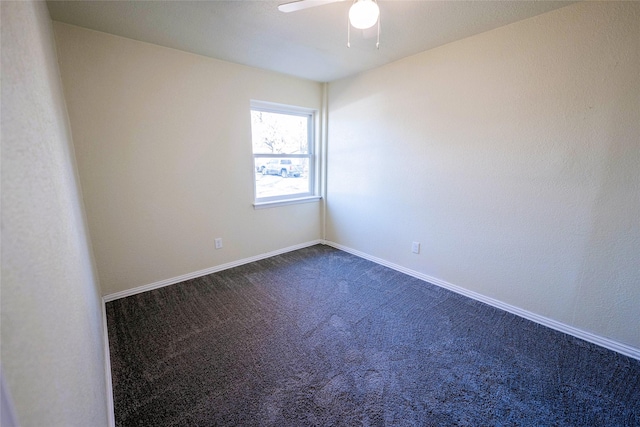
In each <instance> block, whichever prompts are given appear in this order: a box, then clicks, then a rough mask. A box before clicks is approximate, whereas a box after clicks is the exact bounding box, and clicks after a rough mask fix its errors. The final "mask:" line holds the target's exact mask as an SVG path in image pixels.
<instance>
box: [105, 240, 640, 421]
mask: <svg viewBox="0 0 640 427" xmlns="http://www.w3.org/2000/svg"><path fill="white" fill-rule="evenodd" d="M106 307H107V319H108V330H109V343H110V351H111V367H112V375H113V388H114V401H115V416H116V424H117V425H118V426H456V425H457V426H640V362H639V361H637V360H634V359H631V358H628V357H625V356H622V355H620V354H618V353H615V352H612V351H609V350H606V349H603V348H601V347H598V346H595V345H592V344H589V343H586V342H584V341H581V340H579V339H576V338H573V337H570V336H568V335H565V334H562V333H559V332H556V331H553V330H551V329H548V328H545V327H543V326H539V325H537V324H535V323H532V322H530V321H527V320H524V319H522V318H519V317H516V316H514V315H512V314H509V313H506V312H503V311H500V310H497V309H495V308H492V307H490V306H487V305H485V304H482V303H479V302H476V301H473V300H470V299H468V298H465V297H462V296H460V295H457V294H454V293H452V292H449V291H447V290H444V289H441V288H439V287H436V286H434V285H430V284H428V283H425V282H423V281H420V280H418V279H414V278H412V277H409V276H407V275H404V274H401V273H398V272H396V271H394V270H391V269H388V268H385V267H382V266H380V265H377V264H374V263H372V262H369V261H366V260H364V259H361V258H358V257H355V256H353V255H350V254H347V253H345V252H342V251H338V250H336V249H333V248H330V247H327V246H321V245H318V246H313V247H310V248H306V249H302V250H299V251H295V252H291V253H287V254H284V255H279V256H276V257H273V258H269V259H265V260H262V261H258V262H255V263H252V264H247V265H244V266H241V267H237V268H233V269H230V270H226V271H223V272H219V273H215V274H211V275H208V276H205V277H201V278H198V279H194V280H189V281H186V282H184V283H181V284H177V285H173V286H169V287H165V288H161V289H157V290H154V291H150V292H146V293H143V294H139V295H135V296H131V297H128V298H123V299H120V300H116V301H112V302H109V303H107V306H106Z"/></svg>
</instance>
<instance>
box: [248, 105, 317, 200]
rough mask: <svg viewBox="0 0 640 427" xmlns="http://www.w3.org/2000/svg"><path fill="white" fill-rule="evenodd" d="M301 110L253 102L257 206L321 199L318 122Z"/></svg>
mask: <svg viewBox="0 0 640 427" xmlns="http://www.w3.org/2000/svg"><path fill="white" fill-rule="evenodd" d="M315 116H316V113H315V111H314V110H309V109H305V108H300V107H291V106H286V105H279V104H271V103H265V102H258V101H252V102H251V136H252V144H253V166H254V171H253V173H254V176H255V180H254V182H255V206H256V207H259V206H261V205H262V206H264V205H274V204H288V203H292V202H301V201H310V200H317V199H318V198H319V197H317V196H316V195H315V158H314V145H315V144H314V135H315V131H314V122H315Z"/></svg>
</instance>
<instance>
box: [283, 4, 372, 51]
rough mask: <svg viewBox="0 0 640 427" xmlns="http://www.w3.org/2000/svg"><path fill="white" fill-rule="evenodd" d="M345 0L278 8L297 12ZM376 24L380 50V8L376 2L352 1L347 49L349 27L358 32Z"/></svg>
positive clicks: (348, 28)
mask: <svg viewBox="0 0 640 427" xmlns="http://www.w3.org/2000/svg"><path fill="white" fill-rule="evenodd" d="M343 1H347V0H296V1H292V2H289V3H283V4H281V5H280V6H278V10H280V11H281V12H285V13H289V12H297V11H299V10H303V9H309V8H311V7H316V6H323V5H325V4H329V3H337V2H343ZM376 23H377V24H378V41H377V42H376V48H378V49H379V48H380V8H379V7H378V3H377V0H353V4H352V5H351V7H350V8H349V19H348V21H347V47H351V27H352V26H353V27H354V28H357V29H359V30H366V29H367V28H371V27H373V26H374V25H375V24H376Z"/></svg>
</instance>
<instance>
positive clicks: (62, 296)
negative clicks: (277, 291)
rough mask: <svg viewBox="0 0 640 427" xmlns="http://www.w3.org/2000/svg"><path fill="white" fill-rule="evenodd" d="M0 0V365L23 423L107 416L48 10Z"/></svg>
mask: <svg viewBox="0 0 640 427" xmlns="http://www.w3.org/2000/svg"><path fill="white" fill-rule="evenodd" d="M0 8H1V15H2V49H1V50H2V125H1V133H2V156H1V157H2V299H1V308H0V312H1V324H2V326H1V332H0V334H1V335H2V350H1V354H2V369H3V373H2V374H3V376H4V377H5V379H6V382H7V386H8V388H9V391H10V393H11V395H12V397H13V401H14V404H15V409H16V415H17V418H18V422H19V423H20V425H22V426H24V427H27V426H36V427H40V426H61V427H62V426H64V427H68V426H103V425H107V397H106V386H105V371H104V346H103V337H102V315H101V304H100V295H99V289H98V283H97V280H96V278H95V276H94V270H93V267H92V260H91V254H90V249H89V243H88V237H87V232H86V228H85V222H84V218H83V208H82V202H81V200H80V199H79V197H78V194H79V191H78V183H77V180H76V173H75V161H74V155H73V146H72V142H71V136H70V133H69V128H68V117H67V114H66V111H65V105H64V99H63V96H62V88H61V84H60V75H59V71H58V66H57V63H56V52H55V45H54V40H53V31H52V28H51V19H50V18H49V12H48V11H47V7H46V5H45V3H44V2H35V3H34V2H5V1H3V2H0ZM3 419H4V418H3ZM7 427H8V426H7Z"/></svg>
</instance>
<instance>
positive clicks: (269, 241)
mask: <svg viewBox="0 0 640 427" xmlns="http://www.w3.org/2000/svg"><path fill="white" fill-rule="evenodd" d="M54 30H55V34H56V40H57V45H58V51H59V60H60V69H61V74H62V80H63V86H64V88H65V96H66V100H67V104H68V108H69V116H70V120H71V127H72V130H73V136H74V143H75V148H76V156H77V160H78V169H79V172H80V179H81V182H82V189H83V196H84V201H85V205H86V209H87V217H88V223H89V229H90V232H91V236H92V240H93V244H94V253H95V257H96V264H97V269H98V275H99V278H100V283H101V285H102V292H103V294H104V295H106V294H111V293H115V292H119V291H123V290H127V289H131V288H134V287H138V286H142V285H147V284H151V283H154V282H157V281H161V280H165V279H169V278H172V277H177V276H180V275H183V274H189V273H192V272H195V271H198V270H202V269H206V268H210V267H214V266H218V265H222V264H225V263H228V262H232V261H237V260H240V259H244V258H248V257H252V256H257V255H260V254H263V253H268V252H270V251H274V250H279V249H282V248H285V247H289V246H293V245H298V244H303V243H306V242H310V241H313V240H316V239H320V238H321V220H320V215H321V203H320V202H315V203H307V204H300V205H293V206H283V207H277V208H271V209H261V210H254V208H253V206H252V203H253V160H252V155H251V134H250V132H251V129H250V126H251V123H250V115H249V107H250V100H251V99H257V100H263V101H271V102H279V103H284V104H292V105H298V106H303V107H309V108H315V109H318V110H320V109H321V101H322V86H321V84H319V83H315V82H310V81H305V80H299V79H295V78H291V77H287V76H283V75H279V74H275V73H271V72H267V71H261V70H258V69H254V68H249V67H245V66H240V65H236V64H231V63H228V62H223V61H218V60H214V59H210V58H205V57H202V56H197V55H193V54H189V53H185V52H181V51H177V50H173V49H168V48H163V47H159V46H155V45H150V44H146V43H141V42H137V41H133V40H130V39H125V38H121V37H115V36H111V35H107V34H104V33H99V32H94V31H89V30H85V29H82V28H78V27H73V26H69V25H65V24H61V23H54ZM216 237H221V238H222V239H223V242H224V247H223V249H221V250H215V249H214V238H216Z"/></svg>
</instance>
